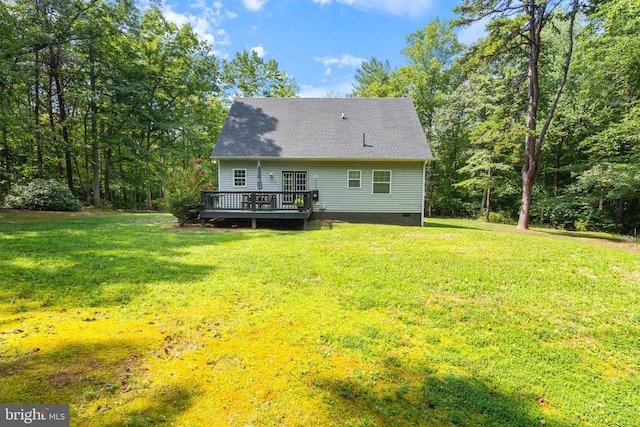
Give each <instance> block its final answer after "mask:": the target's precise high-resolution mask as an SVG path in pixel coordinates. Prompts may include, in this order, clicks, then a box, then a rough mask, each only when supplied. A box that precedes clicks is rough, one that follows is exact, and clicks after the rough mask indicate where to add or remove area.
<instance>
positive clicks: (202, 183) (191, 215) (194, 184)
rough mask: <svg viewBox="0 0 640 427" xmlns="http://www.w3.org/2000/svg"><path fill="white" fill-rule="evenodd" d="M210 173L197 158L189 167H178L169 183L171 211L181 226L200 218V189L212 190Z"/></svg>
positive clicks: (168, 196) (168, 193)
mask: <svg viewBox="0 0 640 427" xmlns="http://www.w3.org/2000/svg"><path fill="white" fill-rule="evenodd" d="M211 189H213V184H211V181H210V175H209V174H208V173H207V171H206V170H205V168H204V167H203V165H202V159H201V158H197V159H195V161H194V162H193V163H192V164H191V165H190V167H189V168H178V169H176V170H175V171H174V172H173V173H172V174H171V178H170V179H169V183H168V184H167V198H168V206H167V209H168V210H169V212H170V213H171V214H172V215H173V216H175V217H176V218H177V219H178V224H179V225H180V227H184V225H185V224H186V223H189V222H193V221H195V220H197V219H198V213H199V211H200V190H211Z"/></svg>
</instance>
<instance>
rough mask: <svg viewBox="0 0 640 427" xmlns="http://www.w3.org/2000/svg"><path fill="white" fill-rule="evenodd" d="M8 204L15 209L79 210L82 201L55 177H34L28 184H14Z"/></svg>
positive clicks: (7, 199)
mask: <svg viewBox="0 0 640 427" xmlns="http://www.w3.org/2000/svg"><path fill="white" fill-rule="evenodd" d="M5 202H6V204H7V206H8V207H10V208H13V209H28V210H34V211H79V210H81V209H82V203H81V202H80V200H78V199H77V198H76V197H75V196H74V195H73V193H71V190H69V188H67V187H66V186H65V185H64V184H61V183H60V182H58V181H55V180H53V179H49V180H45V179H34V180H33V181H31V182H28V183H26V184H14V185H12V186H11V189H10V190H9V194H8V195H7V198H6V201H5Z"/></svg>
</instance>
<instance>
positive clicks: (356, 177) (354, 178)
mask: <svg viewBox="0 0 640 427" xmlns="http://www.w3.org/2000/svg"><path fill="white" fill-rule="evenodd" d="M361 175H362V174H361V172H360V171H347V176H348V178H347V187H348V188H360V187H361V179H360V176H361Z"/></svg>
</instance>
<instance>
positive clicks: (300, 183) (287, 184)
mask: <svg viewBox="0 0 640 427" xmlns="http://www.w3.org/2000/svg"><path fill="white" fill-rule="evenodd" d="M282 191H291V192H292V193H290V194H285V195H284V199H283V203H285V204H292V203H293V201H294V200H295V198H296V195H295V194H293V192H296V193H298V192H300V193H302V192H306V191H307V172H306V171H283V172H282Z"/></svg>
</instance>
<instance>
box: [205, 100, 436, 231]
mask: <svg viewBox="0 0 640 427" xmlns="http://www.w3.org/2000/svg"><path fill="white" fill-rule="evenodd" d="M432 158H433V157H432V155H431V150H430V148H429V144H428V143H427V140H426V138H425V135H424V132H423V129H422V126H421V124H420V121H419V119H418V116H417V113H416V110H415V107H414V105H413V102H412V101H411V99H409V98H321V99H311V98H239V99H235V100H234V102H233V104H232V105H231V108H230V110H229V114H228V116H227V118H226V120H225V123H224V126H223V128H222V131H221V133H220V136H219V137H218V140H217V142H216V145H215V147H214V149H213V152H212V153H211V159H212V161H214V162H217V164H218V183H219V191H206V192H203V194H202V201H203V205H204V207H203V209H202V211H201V212H200V218H201V219H202V221H203V224H204V221H206V220H207V219H209V218H251V219H252V220H253V224H254V227H255V220H256V219H261V218H283V219H284V218H299V219H303V220H305V221H306V220H307V219H314V218H315V219H336V220H344V221H352V222H370V223H393V224H410V225H422V223H423V218H424V187H425V165H426V162H427V161H429V160H431V159H432ZM296 201H297V202H298V203H297V204H296V203H295V202H296ZM298 205H299V206H298ZM305 224H306V222H305Z"/></svg>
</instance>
